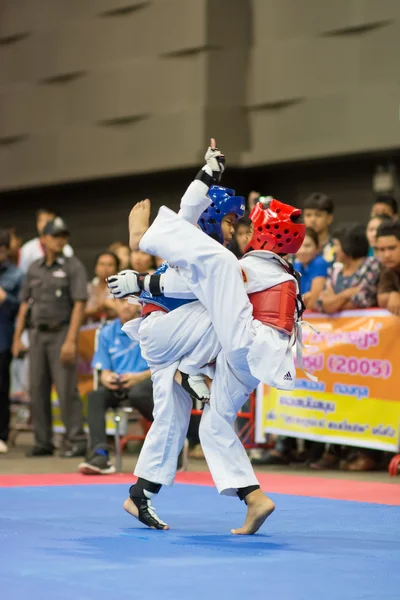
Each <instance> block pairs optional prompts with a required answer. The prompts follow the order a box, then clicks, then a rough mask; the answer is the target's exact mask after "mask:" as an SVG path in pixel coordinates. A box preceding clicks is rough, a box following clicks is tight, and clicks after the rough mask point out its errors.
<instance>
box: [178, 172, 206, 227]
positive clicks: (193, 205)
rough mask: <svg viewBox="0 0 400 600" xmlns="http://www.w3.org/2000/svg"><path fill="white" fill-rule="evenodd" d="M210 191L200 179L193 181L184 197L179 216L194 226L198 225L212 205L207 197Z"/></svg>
mask: <svg viewBox="0 0 400 600" xmlns="http://www.w3.org/2000/svg"><path fill="white" fill-rule="evenodd" d="M208 189H209V188H208V186H207V185H206V184H205V183H203V181H200V180H199V179H196V180H195V181H192V183H191V184H190V185H189V187H188V189H187V190H186V192H185V193H184V195H183V196H182V199H181V207H180V210H179V212H178V215H179V216H180V217H181V218H182V219H184V220H185V221H188V222H189V223H192V225H197V221H198V220H199V219H200V217H201V215H202V214H203V212H204V211H205V210H206V208H208V206H209V205H210V198H209V197H208V196H207V192H208Z"/></svg>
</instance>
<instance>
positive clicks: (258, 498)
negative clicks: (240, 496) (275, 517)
mask: <svg viewBox="0 0 400 600" xmlns="http://www.w3.org/2000/svg"><path fill="white" fill-rule="evenodd" d="M246 502H247V515H246V520H245V522H244V525H243V527H239V529H231V533H233V534H234V535H251V534H252V533H256V531H258V530H259V529H260V527H261V525H262V524H263V523H264V521H265V520H266V519H268V517H269V516H270V515H271V514H272V513H273V512H274V510H275V504H274V503H273V502H272V500H271V499H270V498H268V497H267V496H266V495H265V494H264V492H263V491H262V490H255V491H254V492H251V494H249V495H248V496H247V497H246Z"/></svg>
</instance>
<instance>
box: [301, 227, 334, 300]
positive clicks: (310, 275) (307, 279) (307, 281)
mask: <svg viewBox="0 0 400 600" xmlns="http://www.w3.org/2000/svg"><path fill="white" fill-rule="evenodd" d="M293 266H294V268H295V269H296V271H298V272H299V273H300V275H301V281H300V287H301V293H302V294H303V299H304V304H305V305H306V308H307V309H309V310H314V309H315V306H316V302H317V300H318V298H319V296H320V294H321V292H322V290H323V288H324V285H325V280H326V278H327V276H328V269H329V263H328V262H327V261H326V260H325V259H324V258H323V257H322V256H321V255H320V253H319V242H318V234H317V232H316V231H314V229H311V228H310V227H307V230H306V237H305V238H304V242H303V244H302V246H301V248H300V250H299V251H298V252H297V254H296V260H295V261H294V265H293Z"/></svg>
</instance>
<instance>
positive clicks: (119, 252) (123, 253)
mask: <svg viewBox="0 0 400 600" xmlns="http://www.w3.org/2000/svg"><path fill="white" fill-rule="evenodd" d="M107 250H109V251H110V252H112V253H113V254H115V255H116V256H118V259H119V269H120V271H125V270H126V269H130V268H131V251H130V248H129V246H127V245H126V244H123V243H122V242H114V243H113V244H110V245H109V246H108V248H107Z"/></svg>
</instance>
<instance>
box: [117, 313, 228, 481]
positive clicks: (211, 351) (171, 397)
mask: <svg viewBox="0 0 400 600" xmlns="http://www.w3.org/2000/svg"><path fill="white" fill-rule="evenodd" d="M136 325H137V323H135V321H132V322H131V326H130V324H126V325H125V326H124V331H125V332H126V333H127V334H128V335H130V334H132V333H133V335H134V337H135V338H136V339H138V340H139V342H140V347H141V350H142V355H143V357H144V359H145V360H146V361H147V363H148V365H149V367H150V369H151V374H152V381H153V399H154V411H153V417H154V421H153V423H152V425H151V428H150V430H149V432H148V434H147V436H146V439H145V442H144V444H143V447H142V450H141V452H140V456H139V460H138V462H137V464H136V468H135V475H136V476H137V477H142V478H144V479H147V480H148V481H152V482H154V483H161V484H163V485H172V484H173V482H174V478H175V474H176V467H177V462H178V456H179V453H180V451H181V449H182V446H183V443H184V441H185V437H186V434H187V430H188V427H189V420H190V413H191V410H192V406H193V403H192V399H191V398H190V396H189V394H188V393H187V392H185V390H184V389H183V388H182V387H181V386H180V385H179V384H177V383H176V382H175V381H174V376H175V373H176V371H177V370H178V368H179V366H180V365H179V359H180V358H181V359H182V360H181V368H182V369H184V370H185V372H190V371H192V372H193V373H194V374H195V373H198V372H199V368H198V367H197V364H200V365H203V364H204V365H205V364H206V363H207V362H209V361H210V360H214V359H215V358H216V356H217V354H218V352H219V349H220V348H219V344H218V340H217V339H216V336H215V332H214V330H213V328H212V326H211V323H210V320H209V318H208V315H207V311H206V310H205V308H204V307H203V306H202V305H201V304H200V303H199V302H192V303H190V304H186V305H183V306H182V307H180V308H178V309H176V310H174V311H171V312H170V313H164V312H162V311H155V312H153V313H150V314H149V315H148V316H147V317H146V318H145V319H143V320H142V321H141V323H140V326H139V330H138V332H137V333H136V331H135V329H136ZM199 340H201V344H199ZM194 364H196V368H194V367H193V365H194ZM203 371H204V372H205V373H207V374H208V375H210V376H212V375H213V372H214V368H211V369H210V367H206V368H205V369H203Z"/></svg>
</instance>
